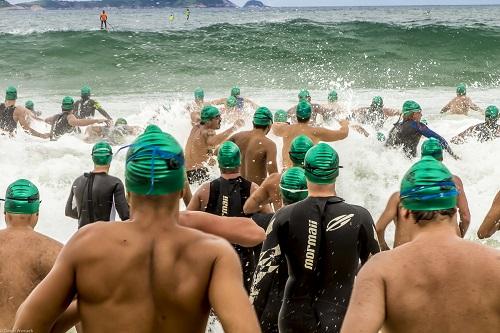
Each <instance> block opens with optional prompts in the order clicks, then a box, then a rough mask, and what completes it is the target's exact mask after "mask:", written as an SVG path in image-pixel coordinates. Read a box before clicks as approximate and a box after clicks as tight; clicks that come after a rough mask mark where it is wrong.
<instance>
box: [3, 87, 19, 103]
mask: <svg viewBox="0 0 500 333" xmlns="http://www.w3.org/2000/svg"><path fill="white" fill-rule="evenodd" d="M5 99H6V100H8V101H15V100H16V99H17V89H16V87H14V86H9V87H7V90H6V91H5Z"/></svg>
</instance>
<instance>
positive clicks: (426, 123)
mask: <svg viewBox="0 0 500 333" xmlns="http://www.w3.org/2000/svg"><path fill="white" fill-rule="evenodd" d="M420 122H421V123H422V124H424V125H429V122H428V121H427V119H420Z"/></svg>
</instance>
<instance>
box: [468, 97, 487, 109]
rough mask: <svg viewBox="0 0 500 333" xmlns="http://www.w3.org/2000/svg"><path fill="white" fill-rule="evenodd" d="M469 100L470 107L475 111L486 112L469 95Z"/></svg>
mask: <svg viewBox="0 0 500 333" xmlns="http://www.w3.org/2000/svg"><path fill="white" fill-rule="evenodd" d="M467 100H468V102H469V108H470V109H472V110H474V111H477V112H481V113H484V112H483V110H481V108H480V107H479V106H477V105H476V104H474V102H473V101H472V99H471V98H470V97H467Z"/></svg>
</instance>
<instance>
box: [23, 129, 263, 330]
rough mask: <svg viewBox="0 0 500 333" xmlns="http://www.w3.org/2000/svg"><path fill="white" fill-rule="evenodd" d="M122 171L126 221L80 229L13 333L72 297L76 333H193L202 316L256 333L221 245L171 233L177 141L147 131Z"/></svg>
mask: <svg viewBox="0 0 500 333" xmlns="http://www.w3.org/2000/svg"><path fill="white" fill-rule="evenodd" d="M153 159H154V163H152V161H153ZM125 169H126V171H125V184H126V186H127V190H128V192H129V194H130V196H129V200H130V206H131V212H132V216H133V218H132V220H131V221H129V222H126V223H124V222H105V223H103V222H96V223H94V224H91V225H89V226H86V227H85V228H82V229H80V230H79V231H78V232H77V233H76V234H75V235H74V236H73V237H72V239H71V240H70V241H69V242H68V243H67V244H66V246H65V247H64V249H63V250H62V251H61V254H60V255H59V257H58V258H57V260H56V263H55V265H54V268H53V269H52V270H51V272H50V273H49V275H48V276H47V277H46V278H45V279H44V280H43V281H42V283H40V284H39V285H38V287H37V288H35V290H34V291H33V292H32V293H31V295H30V296H29V297H28V299H27V300H26V301H25V303H24V304H23V305H22V306H21V307H20V309H19V311H18V313H17V317H16V322H15V325H14V330H16V329H17V330H33V332H47V331H49V330H50V328H51V326H52V324H53V322H54V321H55V320H56V319H57V318H58V316H59V315H60V314H61V313H62V312H63V311H64V310H65V309H66V307H67V306H68V304H69V302H70V301H71V300H72V299H73V297H74V296H77V297H78V313H79V315H80V320H81V323H82V327H83V331H84V332H87V331H88V332H137V333H140V332H147V333H153V332H179V333H182V332H186V333H196V332H198V333H202V332H205V327H206V324H207V319H208V314H209V311H210V308H213V309H214V311H215V312H216V313H217V316H218V317H219V319H220V321H221V323H222V326H223V329H224V332H229V333H231V332H234V333H240V332H249V333H250V332H252V333H254V332H257V333H258V332H260V329H259V325H258V322H257V319H256V316H255V313H254V311H253V309H252V307H251V305H250V302H249V300H248V296H247V294H246V293H245V290H244V289H243V287H242V285H243V281H242V278H241V270H240V268H239V262H238V258H237V256H236V254H235V253H234V251H233V249H232V248H231V246H230V245H229V243H227V242H226V241H225V240H223V239H221V238H218V237H215V236H212V235H208V234H205V233H202V232H199V231H197V230H194V229H191V228H186V227H182V226H179V225H178V224H177V222H178V220H179V199H180V198H181V197H182V193H181V192H182V189H183V187H184V175H185V170H184V157H183V154H182V148H181V146H180V145H179V144H178V143H177V141H176V140H175V139H174V138H173V137H172V136H171V135H169V134H167V133H164V132H162V131H161V130H160V128H158V127H157V126H155V125H149V126H148V127H147V128H146V130H145V132H144V134H142V135H140V136H139V137H138V138H137V139H136V140H135V142H134V144H133V145H132V146H131V147H130V148H129V151H128V153H127V162H126V166H125ZM151 177H154V178H151Z"/></svg>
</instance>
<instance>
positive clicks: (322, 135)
mask: <svg viewBox="0 0 500 333" xmlns="http://www.w3.org/2000/svg"><path fill="white" fill-rule="evenodd" d="M311 115H312V106H311V104H309V102H308V101H307V100H301V101H300V102H299V104H297V106H296V108H295V117H296V118H297V121H298V123H297V124H292V125H288V124H287V123H274V124H273V129H272V130H273V133H274V135H276V136H279V137H282V138H283V148H282V154H281V155H282V158H283V167H284V168H289V167H291V166H292V165H293V163H292V161H291V160H290V157H289V156H288V152H289V150H290V144H291V143H292V140H293V139H295V138H296V137H297V136H299V135H301V134H304V135H306V136H307V137H309V138H310V139H311V140H312V141H313V142H314V143H315V144H316V143H318V142H320V141H326V142H333V141H338V140H342V139H345V138H346V137H347V136H348V135H349V121H347V120H341V121H339V124H340V128H339V129H338V130H330V129H327V128H322V127H313V126H312V125H311V124H310V120H311Z"/></svg>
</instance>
